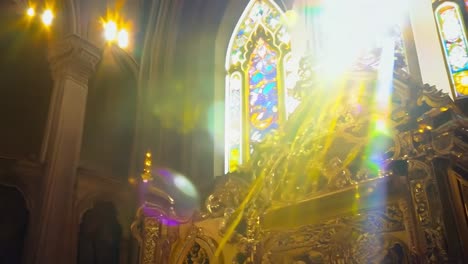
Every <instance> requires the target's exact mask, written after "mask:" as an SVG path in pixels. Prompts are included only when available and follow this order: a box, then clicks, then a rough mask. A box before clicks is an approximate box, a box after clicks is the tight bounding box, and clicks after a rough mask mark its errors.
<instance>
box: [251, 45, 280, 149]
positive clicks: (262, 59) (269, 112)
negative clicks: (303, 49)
mask: <svg viewBox="0 0 468 264" xmlns="http://www.w3.org/2000/svg"><path fill="white" fill-rule="evenodd" d="M277 59H278V55H277V53H276V52H275V51H274V50H272V48H271V47H270V45H269V44H268V43H266V42H265V41H264V40H263V39H262V38H260V39H258V40H257V43H256V47H255V49H254V51H253V53H252V55H251V58H250V66H249V70H248V71H249V86H250V87H249V119H250V120H249V123H250V132H249V134H250V142H252V143H254V142H260V141H261V140H262V139H263V138H264V137H265V135H266V134H267V133H269V132H271V131H272V130H274V129H277V128H278V119H279V113H278V112H279V110H278V82H277V78H276V75H277Z"/></svg>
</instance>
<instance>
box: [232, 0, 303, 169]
mask: <svg viewBox="0 0 468 264" xmlns="http://www.w3.org/2000/svg"><path fill="white" fill-rule="evenodd" d="M283 19H284V13H283V12H282V11H281V9H280V8H279V7H278V6H277V5H276V3H275V2H274V1H272V0H261V1H258V0H252V1H250V2H249V4H248V5H247V7H246V9H245V10H244V12H243V14H242V16H241V18H240V19H239V22H238V24H237V25H236V27H235V30H234V32H233V34H232V36H231V40H230V43H229V47H228V51H227V56H226V65H225V67H226V90H225V91H226V92H225V106H226V108H225V171H226V172H229V171H235V170H236V168H237V167H238V166H239V165H240V164H242V163H244V162H245V161H247V160H248V157H249V155H250V153H251V151H252V149H253V147H252V145H253V144H255V143H258V142H261V141H262V139H263V138H264V137H265V135H267V134H268V133H270V132H272V131H274V130H277V129H278V128H279V127H280V126H281V123H282V122H284V120H285V119H286V118H287V116H288V115H289V114H290V113H292V112H293V111H294V109H295V107H296V106H297V104H298V101H297V99H294V98H293V96H292V93H291V92H288V90H290V89H292V88H293V87H294V84H295V83H294V82H295V77H294V72H293V71H292V70H291V67H289V66H288V64H287V62H290V61H292V60H291V54H290V36H289V32H288V30H287V28H286V25H285V24H284V23H283V22H284V20H283Z"/></svg>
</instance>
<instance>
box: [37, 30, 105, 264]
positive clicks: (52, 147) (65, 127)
mask: <svg viewBox="0 0 468 264" xmlns="http://www.w3.org/2000/svg"><path fill="white" fill-rule="evenodd" d="M49 60H50V65H51V69H52V75H53V78H54V89H53V93H52V98H51V102H50V107H49V116H48V123H47V127H46V131H45V135H44V141H43V146H42V153H41V160H42V162H44V163H45V164H46V171H45V175H44V179H43V188H42V198H43V201H42V208H41V209H42V210H41V217H40V219H39V223H38V230H37V234H38V239H37V240H36V241H37V243H38V244H37V246H36V251H35V252H36V256H35V261H34V263H37V264H39V263H41V264H46V263H47V264H53V263H74V262H75V261H76V260H75V259H73V255H72V254H71V248H72V247H73V246H76V241H71V240H73V239H70V238H71V237H75V236H74V235H71V233H72V232H76V230H73V224H72V223H73V221H72V209H73V208H72V206H73V197H74V186H75V181H76V179H75V177H76V169H77V166H78V162H79V156H80V149H81V138H82V133H83V124H84V118H85V109H86V97H87V93H88V79H89V78H90V76H91V75H92V73H93V72H94V68H95V66H96V64H97V63H98V61H99V60H100V50H99V49H98V48H96V47H94V46H93V45H91V44H90V43H88V42H87V41H85V40H83V39H81V38H80V37H78V36H76V35H71V36H69V37H67V38H65V39H63V40H62V41H60V42H57V43H55V44H54V45H53V46H52V47H51V49H50V56H49Z"/></svg>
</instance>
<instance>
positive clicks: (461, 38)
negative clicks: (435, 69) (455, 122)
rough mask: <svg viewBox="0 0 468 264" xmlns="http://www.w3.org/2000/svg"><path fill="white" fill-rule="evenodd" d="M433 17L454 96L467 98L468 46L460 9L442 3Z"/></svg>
mask: <svg viewBox="0 0 468 264" xmlns="http://www.w3.org/2000/svg"><path fill="white" fill-rule="evenodd" d="M435 17H436V21H437V27H438V30H439V36H440V40H441V44H442V48H443V50H444V54H445V60H446V63H447V68H448V71H449V73H450V80H451V83H452V85H453V88H454V93H455V96H456V97H460V96H467V95H468V49H467V47H468V44H467V38H466V32H465V25H464V23H463V18H462V13H461V10H460V7H459V6H458V4H457V3H454V2H443V3H442V4H440V5H439V6H438V7H437V8H436V10H435Z"/></svg>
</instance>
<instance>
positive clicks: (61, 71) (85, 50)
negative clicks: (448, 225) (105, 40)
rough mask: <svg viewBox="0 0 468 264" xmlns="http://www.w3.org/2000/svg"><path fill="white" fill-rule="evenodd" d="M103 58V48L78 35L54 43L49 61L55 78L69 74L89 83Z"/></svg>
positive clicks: (50, 50)
mask: <svg viewBox="0 0 468 264" xmlns="http://www.w3.org/2000/svg"><path fill="white" fill-rule="evenodd" d="M100 59H101V50H100V49H99V48H97V47H96V46H94V45H93V44H91V43H90V42H88V41H87V40H84V39H82V38H80V37H79V36H77V35H69V36H68V37H66V38H64V39H62V40H60V41H57V42H54V43H52V45H51V46H50V48H49V63H50V66H51V70H52V76H53V78H54V79H57V78H60V77H61V76H63V75H68V76H70V77H72V78H73V79H75V80H76V81H79V82H82V83H87V82H88V79H89V77H90V76H91V75H92V74H93V73H94V69H95V67H96V65H97V63H98V62H99V60H100Z"/></svg>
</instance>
